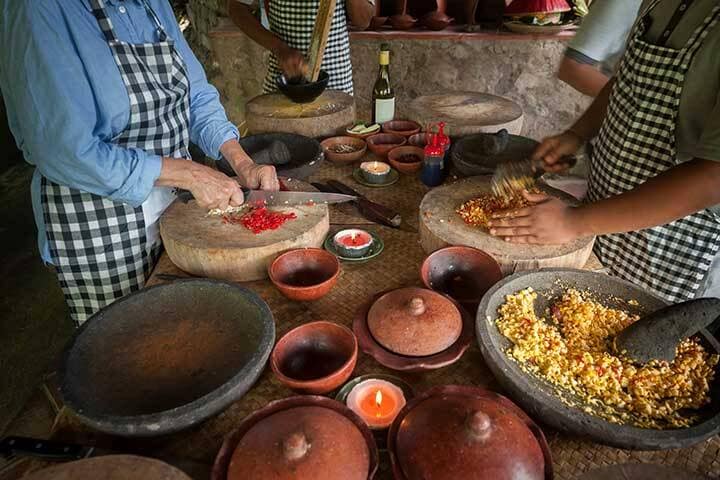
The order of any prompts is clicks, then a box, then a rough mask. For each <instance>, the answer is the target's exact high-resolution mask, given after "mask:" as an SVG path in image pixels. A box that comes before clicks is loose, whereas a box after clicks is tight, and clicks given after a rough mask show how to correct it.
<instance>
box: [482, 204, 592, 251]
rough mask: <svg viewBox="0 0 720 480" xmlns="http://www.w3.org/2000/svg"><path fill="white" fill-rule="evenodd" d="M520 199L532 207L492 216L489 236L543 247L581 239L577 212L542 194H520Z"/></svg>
mask: <svg viewBox="0 0 720 480" xmlns="http://www.w3.org/2000/svg"><path fill="white" fill-rule="evenodd" d="M523 196H524V197H525V199H526V200H528V201H529V202H531V203H532V204H533V205H531V206H528V207H523V208H518V209H515V210H507V211H504V212H498V213H496V214H494V215H493V217H492V219H491V220H490V222H489V226H490V235H493V236H496V237H499V238H502V239H503V240H505V241H506V242H511V243H532V244H545V245H547V244H562V243H568V242H571V241H573V240H575V239H577V238H580V237H581V234H580V228H579V215H578V209H576V208H573V207H570V206H568V205H567V204H565V203H564V202H563V201H561V200H559V199H557V198H555V197H552V196H549V195H546V194H544V193H539V194H535V193H528V192H526V191H523Z"/></svg>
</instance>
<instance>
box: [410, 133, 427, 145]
mask: <svg viewBox="0 0 720 480" xmlns="http://www.w3.org/2000/svg"><path fill="white" fill-rule="evenodd" d="M428 143H430V134H429V133H426V132H423V133H416V134H415V135H411V136H410V138H408V144H410V145H412V146H413V147H420V148H425V146H426V145H427V144H428Z"/></svg>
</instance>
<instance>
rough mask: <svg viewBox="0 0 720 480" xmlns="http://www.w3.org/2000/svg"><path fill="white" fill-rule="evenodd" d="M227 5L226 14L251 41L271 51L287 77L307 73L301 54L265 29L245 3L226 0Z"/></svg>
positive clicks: (305, 63)
mask: <svg viewBox="0 0 720 480" xmlns="http://www.w3.org/2000/svg"><path fill="white" fill-rule="evenodd" d="M260 1H263V0H260ZM227 7H228V8H227V10H228V16H229V17H230V19H231V20H232V21H233V23H235V25H237V26H238V27H239V28H240V30H242V31H243V32H244V33H245V35H247V36H248V37H250V39H251V40H252V41H254V42H255V43H257V44H258V45H260V46H262V47H264V48H266V49H267V50H270V51H271V52H273V53H274V54H275V56H276V57H277V59H278V63H279V64H280V68H281V69H282V71H283V72H285V74H286V75H287V76H288V77H289V78H293V77H298V76H306V75H307V60H306V59H305V57H304V56H303V54H302V53H301V52H298V51H297V50H294V49H292V48H290V47H288V45H287V44H286V43H285V42H283V41H282V39H281V38H280V37H278V36H277V35H275V34H274V33H272V32H271V31H269V30H266V29H265V28H264V27H263V26H262V25H261V24H260V22H259V21H258V19H257V18H255V15H253V13H252V12H251V11H250V8H249V7H248V6H247V5H244V4H242V3H240V2H238V1H236V0H228V3H227Z"/></svg>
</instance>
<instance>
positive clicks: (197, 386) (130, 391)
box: [61, 279, 275, 436]
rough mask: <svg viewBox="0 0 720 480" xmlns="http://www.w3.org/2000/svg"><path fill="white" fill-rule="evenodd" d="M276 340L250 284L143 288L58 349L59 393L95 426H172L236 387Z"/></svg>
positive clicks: (127, 430)
mask: <svg viewBox="0 0 720 480" xmlns="http://www.w3.org/2000/svg"><path fill="white" fill-rule="evenodd" d="M274 341H275V324H274V320H273V317H272V313H271V312H270V308H269V307H268V306H267V304H266V303H265V302H264V301H263V300H262V299H261V298H260V297H259V296H258V295H257V294H255V293H254V292H252V291H251V290H248V289H246V288H242V287H239V286H237V285H234V284H231V283H226V282H221V281H216V280H206V279H192V280H181V281H176V282H174V283H171V284H167V285H159V286H155V287H150V288H146V289H144V290H141V291H138V292H136V293H133V294H131V295H128V296H127V297H124V298H122V299H120V300H118V301H117V302H115V303H112V304H111V305H109V306H108V307H106V308H104V309H103V310H101V311H100V312H98V313H97V314H95V315H94V316H93V317H92V318H90V319H89V320H88V321H87V322H86V323H85V324H83V325H82V327H80V328H79V329H78V331H77V332H76V333H75V336H74V337H73V339H72V341H71V342H70V344H69V346H68V347H67V349H66V351H65V353H64V358H63V363H62V367H61V379H62V383H61V392H62V395H63V397H64V399H65V402H66V404H67V405H68V406H69V407H70V408H71V409H72V410H73V411H74V412H75V413H77V415H78V416H79V417H80V419H81V420H82V421H83V422H85V423H87V424H88V425H89V426H91V427H93V428H95V429H97V430H100V431H102V432H105V433H109V434H115V435H122V436H154V435H162V434H167V433H172V432H176V431H179V430H182V429H184V428H187V427H190V426H192V425H194V424H197V423H199V422H201V421H203V420H205V419H207V418H209V417H211V416H213V415H215V414H217V413H219V412H220V411H222V410H223V409H225V408H226V407H227V406H228V405H230V404H231V403H232V402H234V401H236V400H238V399H239V398H240V397H241V396H242V395H244V394H245V392H247V391H248V389H250V387H251V386H252V385H253V384H254V383H255V381H256V380H257V378H258V377H259V375H260V373H261V372H262V370H263V367H264V365H265V363H266V362H267V359H268V356H269V355H270V352H271V350H272V346H273V343H274Z"/></svg>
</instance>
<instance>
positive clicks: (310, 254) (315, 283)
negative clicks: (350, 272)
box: [268, 248, 340, 302]
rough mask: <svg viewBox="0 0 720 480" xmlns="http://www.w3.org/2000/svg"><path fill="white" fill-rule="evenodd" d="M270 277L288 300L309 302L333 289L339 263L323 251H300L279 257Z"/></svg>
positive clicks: (292, 251) (312, 249)
mask: <svg viewBox="0 0 720 480" xmlns="http://www.w3.org/2000/svg"><path fill="white" fill-rule="evenodd" d="M268 275H269V276H270V280H271V281H272V283H273V285H275V286H276V287H277V289H278V290H280V293H282V294H283V295H285V296H286V297H287V298H289V299H290V300H297V301H300V302H308V301H312V300H317V299H319V298H322V297H324V296H325V295H327V294H328V292H329V291H330V290H332V288H333V287H334V286H335V284H336V283H337V278H338V276H339V275H340V261H339V260H338V259H337V257H336V256H335V255H333V254H332V253H330V252H327V251H325V250H323V249H321V248H298V249H296V250H290V251H287V252H285V253H283V254H282V255H280V256H279V257H277V258H276V259H275V260H274V261H273V262H272V263H271V264H270V267H269V268H268Z"/></svg>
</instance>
